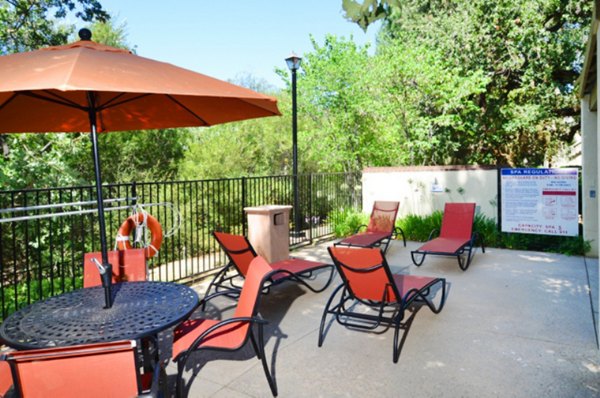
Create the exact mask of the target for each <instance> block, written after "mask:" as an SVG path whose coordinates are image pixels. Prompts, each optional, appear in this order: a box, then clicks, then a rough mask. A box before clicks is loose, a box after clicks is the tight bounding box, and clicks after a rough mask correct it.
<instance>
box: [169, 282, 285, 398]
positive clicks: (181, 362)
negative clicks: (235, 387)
mask: <svg viewBox="0 0 600 398" xmlns="http://www.w3.org/2000/svg"><path fill="white" fill-rule="evenodd" d="M272 275H273V273H270V274H269V276H272ZM267 280H268V278H265V280H264V281H263V282H266V281H267ZM233 293H236V291H235V290H230V291H225V290H222V291H219V292H215V293H213V294H211V295H210V296H206V297H205V298H203V299H202V302H201V304H200V305H201V306H202V308H203V309H204V307H205V305H206V303H207V302H208V301H210V300H211V299H213V298H215V297H218V296H226V297H231V294H233ZM237 294H238V296H239V291H237ZM259 305H260V295H259V297H258V298H257V299H256V304H255V311H254V312H255V313H256V312H257V310H256V309H257V308H258V307H259ZM236 322H247V323H250V324H251V325H250V327H249V329H248V333H247V334H246V337H245V339H244V341H243V342H242V344H241V345H240V346H239V347H237V348H233V349H229V348H216V347H199V346H200V345H201V344H202V343H203V340H204V339H205V338H206V337H207V336H209V335H210V334H211V333H212V332H214V331H216V330H218V329H219V328H222V327H223V326H227V325H229V324H232V323H236ZM268 323H269V322H268V321H267V320H265V319H262V318H260V317H259V316H258V315H257V314H255V316H252V317H237V318H229V319H225V320H223V321H221V322H219V323H217V324H215V325H213V326H211V327H210V328H208V329H206V330H205V331H204V332H203V333H202V334H200V336H198V337H197V338H196V340H194V342H193V343H192V344H191V345H190V346H189V347H188V349H187V350H185V351H184V352H182V353H181V354H179V355H178V356H177V357H176V358H175V359H174V361H175V362H177V379H176V396H177V397H185V394H184V391H183V372H184V370H185V365H186V364H187V361H188V359H189V357H190V355H191V354H192V353H193V352H199V351H201V350H207V351H217V352H235V351H238V350H239V349H241V348H242V347H244V346H245V345H246V344H247V343H248V340H250V342H251V344H252V348H253V349H254V353H255V354H256V357H257V358H258V359H259V360H260V361H261V363H262V367H263V370H264V372H265V375H266V376H267V381H268V382H269V387H270V388H271V393H272V394H273V396H274V397H276V396H277V383H276V381H275V378H274V377H273V375H272V374H271V372H270V371H269V366H268V365H267V360H266V356H265V342H264V325H267V324H268ZM252 325H256V326H257V328H258V339H257V338H256V337H255V336H254V332H253V330H252Z"/></svg>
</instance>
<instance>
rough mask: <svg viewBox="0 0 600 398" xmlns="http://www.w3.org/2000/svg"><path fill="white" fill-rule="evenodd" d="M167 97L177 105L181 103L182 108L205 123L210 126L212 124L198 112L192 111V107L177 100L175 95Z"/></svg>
mask: <svg viewBox="0 0 600 398" xmlns="http://www.w3.org/2000/svg"><path fill="white" fill-rule="evenodd" d="M166 97H167V98H168V99H170V100H171V101H173V102H174V103H176V104H177V105H179V106H180V107H181V108H183V109H185V110H186V111H187V112H188V113H190V114H191V115H192V116H194V117H195V118H196V119H198V120H200V121H201V122H202V123H204V124H205V125H206V126H210V124H209V123H208V122H207V121H206V120H204V119H203V118H202V117H200V115H198V114H196V113H195V112H194V111H192V110H191V109H190V108H188V107H187V106H185V105H183V104H182V103H181V102H179V101H177V100H176V99H175V98H174V97H173V96H171V95H168V94H167V95H166Z"/></svg>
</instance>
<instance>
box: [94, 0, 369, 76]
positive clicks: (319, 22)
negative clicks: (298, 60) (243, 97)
mask: <svg viewBox="0 0 600 398" xmlns="http://www.w3.org/2000/svg"><path fill="white" fill-rule="evenodd" d="M100 3H101V4H102V6H103V8H105V9H106V10H107V11H109V12H110V13H111V14H112V15H113V18H114V22H116V24H117V26H118V25H120V24H121V23H123V22H124V23H125V24H126V32H127V42H128V44H129V45H131V46H135V48H136V53H137V54H138V55H140V56H143V57H147V58H152V59H156V60H159V61H163V62H169V63H171V64H174V65H177V66H181V67H183V68H187V69H191V70H193V71H196V72H200V73H204V74H206V75H209V76H212V77H216V78H218V79H222V80H228V79H235V78H236V77H239V76H244V75H248V74H250V75H252V76H253V77H255V78H257V79H264V80H265V81H267V82H268V83H270V84H272V85H274V86H275V87H279V88H281V87H283V86H284V82H283V81H282V79H281V78H280V77H279V76H278V75H277V74H276V73H275V68H276V67H279V68H286V63H285V58H287V57H288V56H289V55H290V54H291V53H292V51H293V52H295V53H296V54H298V55H300V56H302V55H303V54H304V53H306V52H311V51H312V49H313V47H312V44H311V41H310V35H312V36H313V37H314V38H315V39H316V41H317V43H319V44H323V42H324V39H325V35H326V34H334V35H336V36H338V37H340V36H343V37H346V38H350V37H351V36H352V37H353V39H354V41H355V42H356V43H358V44H361V45H364V44H366V43H372V44H371V49H372V50H373V49H374V48H375V37H376V33H377V30H378V26H377V25H374V26H371V27H369V29H368V30H367V32H366V33H365V32H363V31H362V29H361V28H360V27H359V26H358V25H356V24H354V23H352V22H350V21H348V20H346V19H345V18H344V17H343V10H342V0H295V1H292V0H229V1H227V0H195V1H194V0H172V1H164V0H161V1H159V0H100ZM92 38H93V37H92Z"/></svg>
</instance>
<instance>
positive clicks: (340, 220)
mask: <svg viewBox="0 0 600 398" xmlns="http://www.w3.org/2000/svg"><path fill="white" fill-rule="evenodd" d="M328 218H329V220H330V222H331V223H332V224H333V231H334V234H335V237H336V238H343V237H345V236H349V235H352V234H354V233H355V232H356V230H357V229H358V228H359V227H360V226H361V225H367V223H368V222H369V216H368V215H367V214H363V213H359V212H356V211H355V210H352V209H342V210H334V211H332V212H331V213H330V214H329V217H328Z"/></svg>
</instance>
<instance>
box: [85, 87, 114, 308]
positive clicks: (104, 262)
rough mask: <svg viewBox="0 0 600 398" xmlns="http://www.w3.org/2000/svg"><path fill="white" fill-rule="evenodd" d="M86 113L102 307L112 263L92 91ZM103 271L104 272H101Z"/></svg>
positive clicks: (106, 298)
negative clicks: (92, 175) (92, 177)
mask: <svg viewBox="0 0 600 398" xmlns="http://www.w3.org/2000/svg"><path fill="white" fill-rule="evenodd" d="M87 97H88V104H89V108H88V114H89V119H90V138H91V140H92V156H93V158H94V173H95V177H96V202H97V206H98V222H99V223H100V250H101V252H102V266H103V268H102V269H100V277H101V279H102V287H104V304H105V306H104V308H110V307H112V265H111V264H110V263H109V262H108V247H107V244H106V223H105V221H104V200H103V198H102V176H101V174H100V156H99V155H98V134H97V132H96V101H95V96H94V94H93V93H91V92H88V93H87ZM102 271H104V272H102Z"/></svg>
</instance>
